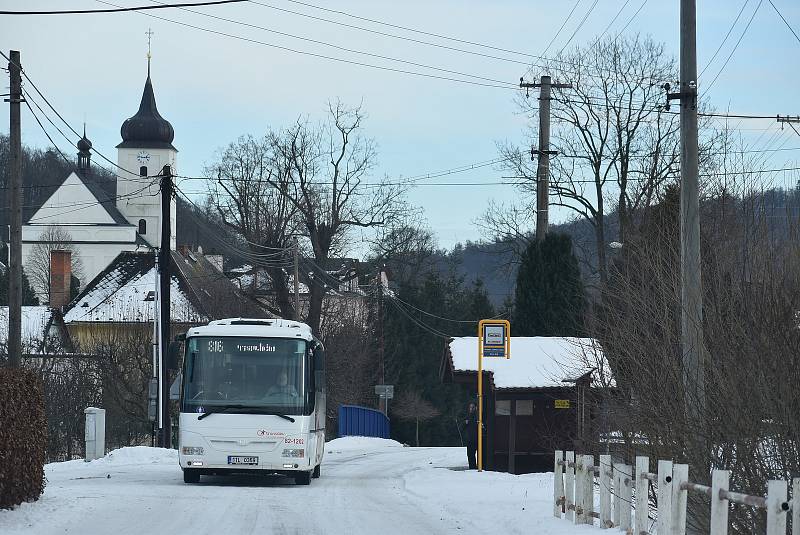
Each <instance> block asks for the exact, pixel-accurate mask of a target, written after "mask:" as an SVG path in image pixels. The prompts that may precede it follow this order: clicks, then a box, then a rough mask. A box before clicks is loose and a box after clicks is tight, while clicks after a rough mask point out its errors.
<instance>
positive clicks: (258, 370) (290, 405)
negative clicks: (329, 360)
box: [178, 318, 325, 485]
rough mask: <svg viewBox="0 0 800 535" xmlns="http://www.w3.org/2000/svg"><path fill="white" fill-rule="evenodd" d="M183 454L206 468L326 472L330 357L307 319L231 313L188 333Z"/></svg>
mask: <svg viewBox="0 0 800 535" xmlns="http://www.w3.org/2000/svg"><path fill="white" fill-rule="evenodd" d="M180 405H181V410H180V422H179V439H178V453H179V455H178V458H179V460H180V466H181V469H182V470H183V480H184V482H186V483H198V482H199V481H200V476H201V475H212V474H213V475H222V474H233V473H251V474H259V473H260V474H283V475H287V476H289V477H292V478H294V480H295V482H296V484H298V485H308V484H309V483H310V482H311V478H312V477H319V475H320V463H321V462H322V454H323V450H324V446H325V360H324V351H323V347H322V344H321V343H320V342H319V341H318V340H317V339H315V338H314V336H313V335H312V333H311V329H310V328H309V327H308V325H306V324H304V323H300V322H297V321H288V320H282V319H274V320H261V319H244V318H231V319H224V320H218V321H212V322H210V323H209V324H208V325H206V326H203V327H193V328H191V329H189V331H188V332H187V333H186V349H185V354H184V363H183V371H182V387H181V398H180Z"/></svg>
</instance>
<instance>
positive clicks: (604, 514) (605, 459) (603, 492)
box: [600, 455, 617, 529]
mask: <svg viewBox="0 0 800 535" xmlns="http://www.w3.org/2000/svg"><path fill="white" fill-rule="evenodd" d="M614 469H615V470H616V468H614ZM609 470H611V455H601V456H600V527H601V528H603V529H607V528H610V527H612V526H613V525H614V524H613V522H612V521H611V493H612V490H611V477H609V475H608V472H609ZM616 490H617V488H616V486H614V492H616Z"/></svg>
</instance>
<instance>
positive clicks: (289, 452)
mask: <svg viewBox="0 0 800 535" xmlns="http://www.w3.org/2000/svg"><path fill="white" fill-rule="evenodd" d="M305 454H306V450H304V449H302V448H300V449H298V448H286V449H285V450H283V455H282V456H283V457H304V456H305Z"/></svg>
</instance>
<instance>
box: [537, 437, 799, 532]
mask: <svg viewBox="0 0 800 535" xmlns="http://www.w3.org/2000/svg"><path fill="white" fill-rule="evenodd" d="M634 468H635V469H634ZM595 480H597V486H598V488H599V493H600V496H599V507H600V511H599V512H598V511H595V510H594V506H595V500H594V488H595ZM729 481H730V472H729V471H728V470H714V471H712V474H711V486H710V487H709V486H706V485H700V484H698V483H693V482H691V481H690V480H689V465H686V464H677V463H673V462H672V461H658V466H657V472H650V459H649V458H648V457H636V465H635V467H632V466H631V465H627V464H618V463H614V462H612V460H611V456H610V455H600V457H599V464H595V457H594V455H576V454H575V452H573V451H568V452H566V455H565V452H563V451H561V450H557V451H556V453H555V464H554V485H553V487H554V506H553V513H554V515H555V516H556V518H562V515H563V517H564V518H566V519H567V520H570V521H572V522H574V523H576V524H594V520H595V519H598V520H599V525H600V527H601V528H604V529H608V528H614V527H616V528H619V529H621V530H624V531H625V532H626V533H628V534H630V535H684V534H685V533H686V504H687V499H688V493H689V492H695V493H699V494H705V495H706V496H708V497H709V498H710V499H711V516H710V527H709V535H727V533H728V510H729V505H730V504H731V503H739V504H743V505H748V506H750V507H755V508H760V509H766V511H767V530H766V534H765V535H786V527H787V521H788V518H789V515H790V514H791V518H792V535H800V478H795V479H794V480H793V481H792V498H791V501H790V500H789V496H788V490H789V485H788V482H787V481H769V482H768V483H767V494H766V496H752V495H749V494H742V493H740V492H734V491H731V490H730V489H729V488H728V486H729ZM651 484H652V485H653V486H654V487H655V490H656V510H657V512H656V519H655V524H654V525H655V528H656V529H655V530H654V531H652V532H651V531H649V529H650V505H649V503H648V500H649V486H650V485H651Z"/></svg>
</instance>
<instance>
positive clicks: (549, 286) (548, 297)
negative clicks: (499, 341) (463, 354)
mask: <svg viewBox="0 0 800 535" xmlns="http://www.w3.org/2000/svg"><path fill="white" fill-rule="evenodd" d="M515 297H516V299H515V310H514V321H513V323H512V326H511V327H512V331H511V332H512V333H513V334H514V335H515V336H577V335H580V334H582V332H583V313H584V308H585V302H586V298H585V295H584V288H583V282H582V281H581V275H580V269H579V268H578V260H577V259H576V258H575V255H574V254H573V251H572V240H571V238H570V237H569V236H568V235H566V234H547V235H546V236H545V238H544V240H542V241H541V242H538V241H537V242H533V243H532V244H531V245H530V246H528V249H527V250H526V251H525V254H524V255H523V258H522V264H521V265H520V268H519V272H518V274H517V288H516V296H515Z"/></svg>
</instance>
